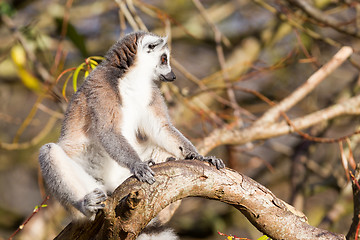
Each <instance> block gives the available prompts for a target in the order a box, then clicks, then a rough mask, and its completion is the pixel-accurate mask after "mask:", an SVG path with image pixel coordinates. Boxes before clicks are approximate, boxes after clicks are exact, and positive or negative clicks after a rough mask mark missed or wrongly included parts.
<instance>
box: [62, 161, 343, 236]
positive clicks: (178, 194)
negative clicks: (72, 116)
mask: <svg viewBox="0 0 360 240" xmlns="http://www.w3.org/2000/svg"><path fill="white" fill-rule="evenodd" d="M152 168H153V170H154V171H155V173H156V182H155V183H154V184H153V185H149V184H146V183H140V182H139V181H137V180H136V179H135V178H133V177H132V178H129V179H128V180H127V181H125V182H124V183H123V184H122V185H121V186H120V187H119V188H117V189H116V190H115V192H114V194H113V196H112V197H111V198H109V199H108V200H107V202H106V208H105V209H104V211H103V212H101V213H100V214H98V215H97V217H96V219H95V221H93V222H85V223H78V224H75V223H71V224H69V225H68V226H67V227H66V228H65V229H64V230H63V231H62V232H61V233H60V234H59V235H58V237H57V238H56V239H58V240H60V239H89V238H90V237H91V239H129V240H130V239H135V238H136V236H138V234H139V233H140V232H141V230H142V229H143V228H144V227H145V226H146V225H147V224H148V223H149V221H150V220H151V219H152V218H154V217H155V216H156V215H157V214H158V213H159V212H160V211H161V210H162V209H164V208H165V207H166V206H168V205H169V204H171V203H173V202H175V201H177V200H180V199H182V198H186V197H204V198H208V199H214V200H218V201H221V202H225V203H227V204H230V205H233V206H234V207H235V208H237V209H238V210H239V211H241V212H242V213H243V214H244V215H245V216H246V217H247V218H248V219H249V221H250V222H251V223H252V224H253V225H254V226H255V227H257V228H258V229H259V230H260V231H261V232H263V233H264V234H266V235H267V236H269V237H271V238H272V239H292V240H294V239H345V237H344V236H343V235H341V234H334V233H331V232H328V231H326V230H322V229H319V228H315V227H313V226H310V225H309V224H308V223H307V222H306V217H305V216H304V215H303V214H302V213H300V212H298V211H296V210H295V209H294V208H293V207H291V206H290V205H288V204H286V203H285V202H283V201H282V200H280V199H278V198H277V197H276V196H275V195H274V194H273V193H272V192H271V191H270V190H268V189H267V188H265V187H263V186H262V185H260V184H259V183H257V182H255V181H254V180H252V179H250V178H249V177H247V176H245V175H243V174H240V173H238V172H236V171H234V170H231V169H224V170H217V169H216V168H215V167H213V166H209V165H207V164H204V163H203V162H200V161H191V160H184V161H172V162H166V163H162V164H158V165H155V166H154V167H152Z"/></svg>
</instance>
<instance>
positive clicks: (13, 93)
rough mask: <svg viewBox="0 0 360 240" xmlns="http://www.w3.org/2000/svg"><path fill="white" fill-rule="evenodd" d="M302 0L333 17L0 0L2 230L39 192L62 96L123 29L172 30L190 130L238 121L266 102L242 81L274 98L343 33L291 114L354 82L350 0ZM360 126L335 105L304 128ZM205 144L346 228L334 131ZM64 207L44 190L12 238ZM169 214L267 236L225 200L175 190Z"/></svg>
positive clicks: (168, 94) (261, 5)
mask: <svg viewBox="0 0 360 240" xmlns="http://www.w3.org/2000/svg"><path fill="white" fill-rule="evenodd" d="M305 2H308V1H305ZM309 2H310V3H311V4H312V6H313V7H314V8H316V9H317V10H319V11H322V13H323V14H322V15H323V16H325V17H329V18H332V19H335V20H336V21H337V22H338V23H340V24H338V25H336V26H333V27H331V26H329V24H325V23H324V22H321V19H315V18H313V17H312V16H311V14H309V13H306V12H304V10H303V9H301V8H299V7H298V6H296V5H294V4H292V3H293V1H284V0H280V1H279V0H271V1H262V0H255V1H250V0H229V1H216V0H207V1H201V4H202V6H203V8H204V10H203V11H202V10H201V8H199V7H197V6H196V4H195V3H196V1H192V0H174V1H159V0H144V1H140V0H122V1H115V0H104V1H95V0H88V1H74V2H73V1H72V0H44V1H39V0H35V1H19V0H12V1H11V0H9V1H1V2H0V17H1V19H0V36H1V45H0V102H1V104H0V171H1V172H0V191H2V192H3V193H6V194H0V239H1V237H4V238H6V237H8V236H9V235H10V234H11V233H12V232H13V231H14V230H15V229H16V228H17V227H18V225H19V223H20V222H21V221H20V220H23V219H25V218H26V217H27V216H29V215H30V214H31V212H32V210H33V209H34V206H37V205H38V204H39V203H40V202H41V199H42V195H41V194H43V195H44V186H43V183H42V181H41V178H40V177H39V175H38V166H37V153H38V149H39V147H40V146H41V145H42V144H44V143H46V142H54V141H56V139H57V137H58V136H59V130H60V126H61V120H62V117H63V113H64V109H65V108H66V106H67V101H68V99H69V98H70V96H71V95H72V94H73V93H74V92H75V91H76V90H77V88H78V86H79V85H80V84H81V82H82V81H83V79H84V78H86V76H87V75H88V74H89V72H90V71H91V70H92V69H94V68H95V67H96V66H97V64H98V62H99V61H101V60H102V58H101V57H98V56H103V55H104V54H105V53H106V51H107V50H108V49H109V47H110V46H111V45H112V44H113V43H114V42H115V41H116V40H117V39H118V38H119V37H120V36H123V35H124V34H125V33H129V32H131V31H134V30H140V29H142V30H146V29H145V28H147V29H148V30H150V31H153V32H155V33H157V34H161V35H169V40H171V44H170V45H171V48H172V66H173V68H174V69H175V73H176V75H177V81H176V82H175V84H173V85H170V84H169V85H163V86H162V90H163V92H164V97H165V99H166V101H167V102H168V103H169V104H168V105H169V110H170V114H171V117H172V119H173V122H174V124H175V125H176V126H177V127H178V128H179V129H180V130H181V131H182V132H184V133H185V135H187V136H189V137H191V138H192V140H193V142H195V143H199V142H201V139H203V138H204V137H206V136H208V135H209V134H210V133H211V132H212V131H214V130H215V129H218V128H220V127H224V126H226V127H228V128H229V129H233V128H236V127H237V128H239V129H241V128H246V127H247V126H249V125H251V124H252V123H253V122H254V121H255V120H256V119H257V118H258V117H259V116H261V115H262V114H263V113H264V112H265V111H266V110H267V109H269V107H270V106H269V105H268V103H266V102H264V101H263V100H262V99H261V98H259V97H258V96H259V95H257V96H254V95H253V94H249V91H248V92H244V91H240V90H239V89H241V88H247V89H251V90H254V91H257V92H258V93H261V94H263V95H265V96H266V97H267V98H269V99H271V100H273V101H281V100H282V99H284V98H285V97H286V96H288V95H289V94H291V93H292V92H293V91H294V89H296V88H297V87H298V86H300V85H301V84H303V83H304V82H305V80H306V79H307V78H308V77H309V76H310V75H311V74H312V73H313V72H314V71H316V70H317V69H318V68H319V67H321V66H322V65H323V64H325V63H326V62H327V61H328V60H329V59H331V57H332V56H333V55H334V53H336V52H337V51H338V50H339V48H340V47H341V46H344V45H348V46H351V47H353V48H354V50H355V54H353V55H352V56H351V58H350V59H349V61H347V62H346V63H345V64H343V65H342V66H341V67H340V68H339V69H337V70H336V71H335V72H334V73H332V74H331V75H330V76H328V77H327V79H326V80H325V81H324V82H322V83H321V84H320V85H319V86H318V87H317V88H316V89H315V90H314V91H313V92H312V93H310V94H309V96H307V97H306V98H304V99H303V100H302V101H300V102H299V103H298V104H297V105H296V106H294V107H293V108H292V109H291V110H290V111H288V112H287V114H288V115H289V117H290V118H291V119H294V118H296V117H300V116H304V115H306V114H309V113H312V112H315V111H318V110H320V109H323V108H325V107H329V106H331V105H333V104H336V103H339V102H342V101H345V100H346V99H348V98H350V97H351V96H355V95H357V94H358V89H359V66H360V64H359V62H360V56H359V47H360V45H359V39H358V38H357V37H356V36H354V35H349V34H346V33H344V32H343V31H340V30H341V29H340V28H341V27H343V28H345V27H346V28H347V29H360V22H359V20H358V19H359V16H360V8H359V3H358V2H357V1H338V0H332V1H329V0H314V1H309ZM217 34H218V35H219V36H220V38H218V39H217V38H216V36H217ZM221 53H223V56H222V55H221ZM89 56H92V57H89ZM84 59H85V60H84ZM70 80H71V81H72V84H69V81H70ZM229 84H231V85H232V86H234V88H233V89H231V88H229V87H228V86H229ZM231 91H233V92H234V99H235V101H236V104H237V105H238V107H236V104H234V103H233V102H232V101H233V100H234V99H231ZM234 106H235V107H234ZM240 120H241V121H240ZM241 124H242V125H241ZM358 127H359V119H358V117H356V116H341V117H339V118H336V119H333V120H329V121H324V122H322V123H321V124H318V125H315V126H312V127H311V128H309V129H307V130H306V132H307V133H309V134H311V135H313V136H318V137H329V136H331V137H333V136H336V137H339V136H344V135H347V134H350V133H352V132H353V131H354V130H355V129H357V128H358ZM264 128H266V127H264ZM359 140H360V138H359V137H358V136H354V137H352V138H351V143H350V144H348V145H346V144H345V145H344V149H343V151H344V152H345V155H349V154H348V152H349V149H351V150H352V155H353V158H354V159H355V161H359V152H360V147H359ZM211 154H216V155H217V156H220V157H222V158H223V159H224V160H225V161H226V164H227V166H229V167H231V168H233V169H235V170H238V171H241V172H244V173H245V174H246V175H248V176H250V177H251V178H253V179H255V180H256V181H259V182H260V183H262V184H264V185H265V186H267V187H269V188H270V189H271V190H272V191H273V192H274V193H275V194H276V195H277V196H278V197H280V198H282V199H284V200H286V201H288V202H290V203H291V204H293V205H294V206H296V207H297V208H298V209H299V210H301V211H304V212H305V214H307V216H308V218H309V222H310V223H311V224H313V225H318V226H320V227H323V228H326V229H330V230H332V231H335V232H339V233H346V232H347V230H348V228H349V226H350V223H351V218H352V211H353V209H352V200H351V189H350V184H349V182H347V178H346V175H345V174H344V169H343V167H342V165H341V153H340V150H339V147H338V144H337V143H334V144H321V143H318V142H311V141H309V140H306V139H303V138H301V137H299V136H298V135H294V134H289V135H286V136H280V137H276V138H275V137H274V138H271V139H265V140H259V141H250V142H248V143H246V144H244V145H241V146H238V145H235V146H228V145H221V146H219V147H217V148H215V149H213V152H212V153H211ZM343 155H344V154H343ZM30 190H31V191H30ZM65 216H66V214H64V212H63V209H62V208H59V207H58V205H57V204H56V203H55V202H54V201H53V202H49V203H48V207H47V208H46V209H43V210H41V211H40V212H39V213H38V214H37V216H35V217H34V218H33V219H32V220H31V221H30V222H29V223H28V224H27V225H26V226H25V227H24V229H23V230H22V231H21V233H20V234H19V239H52V238H53V237H55V236H56V234H57V233H58V232H59V231H60V230H61V229H62V228H63V227H64V225H66V223H67V222H68V219H66V218H65ZM171 225H172V227H174V228H175V229H176V231H177V232H178V233H179V234H180V235H181V236H182V239H189V240H190V239H194V238H195V237H196V238H197V239H198V238H199V237H203V238H202V239H224V236H219V235H218V234H217V231H221V232H224V233H227V234H229V236H235V235H236V236H239V237H243V238H251V239H262V238H265V237H266V236H262V234H261V233H260V232H259V231H257V230H256V229H255V228H254V227H253V226H252V225H251V224H250V223H249V222H247V221H246V219H245V218H244V217H243V216H242V215H241V214H239V213H238V212H236V211H233V210H232V208H231V207H228V206H224V205H220V206H219V204H218V203H214V202H208V201H206V200H199V199H190V200H189V201H184V203H183V204H182V207H181V208H180V209H179V210H178V211H177V213H176V215H175V219H174V220H172V222H171ZM31 229H37V231H35V232H36V233H34V231H31ZM230 233H231V234H230ZM196 234H198V235H196ZM199 235H201V236H199Z"/></svg>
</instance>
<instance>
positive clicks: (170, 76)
mask: <svg viewBox="0 0 360 240" xmlns="http://www.w3.org/2000/svg"><path fill="white" fill-rule="evenodd" d="M163 76H164V78H165V80H166V81H167V82H172V81H174V80H175V79H176V76H175V73H174V72H173V71H172V70H171V71H170V72H169V73H168V74H166V75H163Z"/></svg>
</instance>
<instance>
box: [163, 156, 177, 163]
mask: <svg viewBox="0 0 360 240" xmlns="http://www.w3.org/2000/svg"><path fill="white" fill-rule="evenodd" d="M175 160H176V158H174V157H172V156H171V157H168V158H167V159H166V160H165V161H166V162H171V161H175Z"/></svg>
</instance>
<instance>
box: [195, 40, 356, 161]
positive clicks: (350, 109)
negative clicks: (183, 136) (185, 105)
mask: <svg viewBox="0 0 360 240" xmlns="http://www.w3.org/2000/svg"><path fill="white" fill-rule="evenodd" d="M352 53H353V50H352V48H350V47H343V48H341V49H340V50H339V51H338V52H337V53H336V54H335V55H334V57H333V58H332V59H331V60H330V61H329V62H328V63H326V64H325V65H324V66H323V67H322V68H320V69H319V70H318V71H316V72H315V73H314V74H313V75H312V76H310V78H309V79H308V80H307V81H306V82H305V83H304V84H303V85H301V86H300V87H298V88H297V89H296V90H295V91H294V92H293V93H292V94H290V95H289V96H288V97H286V98H284V99H283V100H282V101H281V102H280V103H279V104H277V105H275V106H273V107H272V108H270V109H269V110H268V111H267V112H265V113H264V114H263V115H262V116H261V117H260V118H259V119H258V120H256V121H255V122H254V124H252V125H251V126H249V127H247V128H242V129H234V128H231V127H230V126H229V125H225V126H223V127H221V128H218V129H215V130H213V132H212V133H211V134H209V135H208V136H207V137H206V138H204V139H203V141H202V142H201V143H200V145H199V146H198V150H199V152H200V153H201V154H206V153H208V152H209V151H211V150H212V149H213V148H215V147H216V146H219V145H223V144H244V143H247V142H251V141H254V140H259V139H268V138H271V137H277V136H280V135H284V134H288V133H291V132H293V131H294V129H293V128H291V127H289V125H288V124H287V122H286V121H283V122H280V123H279V122H277V121H276V120H277V119H278V117H279V116H280V115H281V113H283V112H285V111H287V110H289V109H290V108H291V107H293V106H294V105H296V104H297V103H298V102H299V101H300V100H302V99H303V98H304V97H305V96H306V95H307V94H309V93H310V92H311V91H312V90H314V88H315V87H316V86H317V85H318V84H319V83H320V82H321V81H323V80H324V79H325V77H326V76H328V75H329V74H330V73H331V72H333V71H334V70H335V69H336V68H338V67H339V66H340V65H341V63H343V62H344V61H345V60H346V59H347V58H348V57H349V56H350V55H351V54H352ZM359 103H360V96H355V97H352V98H350V99H348V100H346V101H344V102H342V103H338V104H335V105H333V106H330V107H328V108H325V109H322V110H319V111H317V112H315V113H312V114H308V115H306V116H303V117H299V118H297V119H294V120H292V123H293V126H295V127H296V129H297V130H302V129H305V128H308V127H311V126H314V125H316V124H318V123H320V122H322V121H326V120H330V119H332V118H335V117H337V116H340V115H351V114H353V115H354V114H360V112H359V110H358V109H359ZM265 126H266V127H265Z"/></svg>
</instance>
